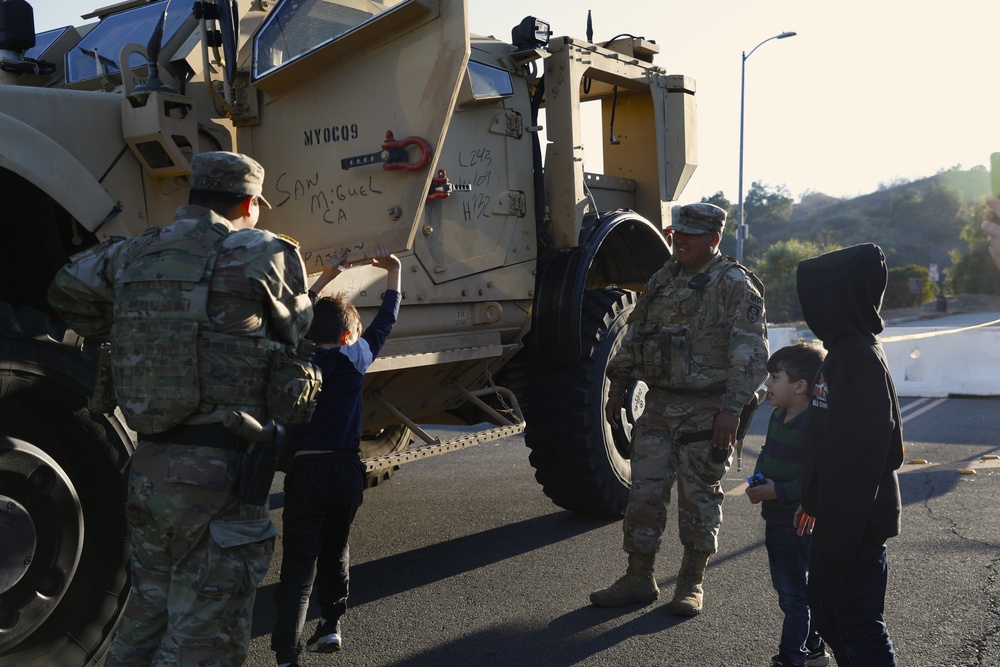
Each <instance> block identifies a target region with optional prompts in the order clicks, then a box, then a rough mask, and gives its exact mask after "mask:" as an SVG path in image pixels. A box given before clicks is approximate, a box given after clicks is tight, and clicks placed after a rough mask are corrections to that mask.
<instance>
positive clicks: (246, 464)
mask: <svg viewBox="0 0 1000 667" xmlns="http://www.w3.org/2000/svg"><path fill="white" fill-rule="evenodd" d="M284 439H285V427H283V426H280V425H276V428H275V429H274V434H273V435H272V436H271V437H270V438H267V439H266V440H262V441H260V442H249V443H247V447H246V449H244V450H243V451H241V452H240V456H239V472H238V477H237V481H236V492H237V495H238V496H239V498H240V502H241V503H246V504H248V505H263V504H265V503H266V502H267V499H268V497H269V496H270V495H271V483H272V482H274V471H275V467H276V465H277V462H278V453H279V452H280V451H281V446H282V444H283V443H284Z"/></svg>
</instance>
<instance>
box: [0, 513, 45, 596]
mask: <svg viewBox="0 0 1000 667" xmlns="http://www.w3.org/2000/svg"><path fill="white" fill-rule="evenodd" d="M0 542H3V543H4V544H5V545H6V547H5V548H4V550H3V551H2V552H0V595H2V594H3V593H6V592H7V591H9V590H10V589H11V588H13V587H14V585H15V584H17V582H19V581H21V579H22V578H24V574H25V573H26V572H27V571H28V566H30V565H31V560H32V558H34V556H35V545H36V544H37V543H38V540H37V534H36V533H35V523H34V522H33V521H32V520H31V515H30V514H28V510H27V509H25V507H24V505H22V504H21V503H19V502H17V501H16V500H14V499H13V498H11V497H10V496H5V495H0Z"/></svg>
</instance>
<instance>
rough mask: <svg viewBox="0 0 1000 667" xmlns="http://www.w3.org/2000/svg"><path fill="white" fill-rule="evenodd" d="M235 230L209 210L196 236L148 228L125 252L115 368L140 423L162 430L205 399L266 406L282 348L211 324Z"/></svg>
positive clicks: (140, 427) (130, 417)
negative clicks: (215, 283) (212, 302)
mask: <svg viewBox="0 0 1000 667" xmlns="http://www.w3.org/2000/svg"><path fill="white" fill-rule="evenodd" d="M229 232H230V228H229V226H228V225H226V224H225V223H224V222H223V221H222V218H221V217H219V216H218V215H217V214H215V213H211V212H209V213H208V214H206V215H204V216H203V217H202V218H201V219H200V220H199V221H198V223H197V224H196V225H195V226H194V227H192V228H191V230H189V231H188V232H187V233H184V234H178V235H176V236H170V237H168V238H163V235H162V233H161V230H160V229H158V228H156V227H151V228H150V229H147V230H146V232H145V233H144V234H143V235H142V236H141V237H139V238H138V239H136V240H135V241H134V242H133V244H132V246H131V247H129V248H126V249H125V250H124V251H123V253H124V255H123V258H122V260H123V262H124V269H123V271H122V277H121V281H120V283H119V284H117V285H116V289H115V305H114V325H113V326H112V330H111V341H112V355H111V371H112V372H111V374H112V380H113V384H114V387H115V398H116V399H117V402H118V405H119V407H120V408H121V410H122V413H123V414H124V416H125V421H126V423H127V424H128V425H129V427H130V428H132V429H134V430H136V431H137V432H139V433H160V432H163V431H166V430H168V429H170V428H172V427H173V426H176V425H177V424H179V423H180V422H181V421H182V420H184V418H185V417H187V416H188V415H190V414H192V413H193V412H194V411H195V410H196V409H197V408H198V405H199V403H201V402H205V403H209V404H221V405H233V406H242V407H255V406H263V405H264V404H265V400H266V385H267V379H268V366H269V364H270V361H271V356H272V353H273V352H274V351H275V350H276V349H278V348H279V347H281V345H280V344H279V343H277V342H274V341H270V340H267V339H265V338H252V337H248V336H233V335H228V334H220V333H215V332H212V331H211V325H210V322H209V319H208V311H207V306H208V293H209V284H210V281H211V278H212V271H213V269H214V267H215V261H216V259H217V257H218V253H219V248H220V247H221V245H222V242H223V240H224V239H225V238H226V236H227V235H228V234H229Z"/></svg>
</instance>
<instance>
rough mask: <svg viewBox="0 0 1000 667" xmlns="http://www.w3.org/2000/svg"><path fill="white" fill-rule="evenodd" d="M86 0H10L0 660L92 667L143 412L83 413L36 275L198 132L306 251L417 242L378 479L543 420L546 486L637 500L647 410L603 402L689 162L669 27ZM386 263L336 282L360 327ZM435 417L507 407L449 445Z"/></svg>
mask: <svg viewBox="0 0 1000 667" xmlns="http://www.w3.org/2000/svg"><path fill="white" fill-rule="evenodd" d="M165 12H166V14H165V16H164V13H165ZM83 18H84V19H85V20H88V21H90V22H89V23H86V24H85V25H83V27H79V28H76V27H67V28H63V29H58V30H52V31H49V32H46V33H42V34H39V35H35V34H34V26H33V22H32V10H31V8H30V7H29V6H28V4H27V3H26V0H3V2H2V3H0V137H2V140H0V201H2V207H0V217H2V219H3V234H4V242H3V244H2V245H0V271H2V273H3V280H2V282H0V543H2V545H3V547H2V550H0V656H3V657H2V658H0V662H2V663H3V664H18V665H29V664H31V665H34V664H38V665H43V664H44V665H83V664H92V663H91V662H90V661H91V660H92V659H94V658H95V657H96V656H100V655H101V654H102V653H103V652H104V651H105V650H106V648H107V644H108V642H109V640H110V637H111V633H112V630H113V629H114V627H115V623H116V622H117V619H118V618H119V615H120V612H121V610H122V607H123V605H124V604H125V601H126V598H127V594H128V583H127V577H126V568H125V565H126V560H127V557H128V542H127V539H126V538H127V530H126V522H125V518H124V513H123V502H122V499H123V484H122V475H121V473H120V469H121V468H122V466H123V464H124V463H125V462H126V460H127V459H128V457H129V455H130V453H131V452H132V451H133V448H134V446H135V444H134V434H133V433H130V432H129V431H128V430H127V429H126V428H125V426H124V424H123V422H122V421H121V420H120V419H119V418H118V417H117V416H116V415H114V414H111V415H103V414H95V413H92V412H90V411H88V410H87V407H86V406H87V397H88V394H89V392H90V389H91V387H92V385H93V381H94V370H93V363H92V361H93V359H94V358H95V350H96V349H97V347H98V344H99V342H100V341H93V340H83V339H81V338H80V337H78V336H77V335H75V334H74V333H73V332H72V331H67V330H66V327H65V326H64V325H62V324H61V323H60V322H59V321H56V320H55V319H54V318H53V317H51V312H50V310H49V308H48V306H47V304H46V299H45V294H46V289H47V287H48V285H49V283H50V281H51V279H52V276H53V275H54V273H55V272H56V270H57V269H58V268H59V267H60V266H61V265H63V264H64V263H65V262H66V260H67V258H68V257H69V256H70V255H72V254H73V253H76V252H78V251H80V250H83V249H85V248H87V247H89V246H91V245H93V244H95V243H97V242H99V241H101V240H104V239H107V238H109V237H115V236H128V235H135V234H140V233H142V232H143V230H144V229H146V228H147V227H148V226H150V225H159V226H162V225H165V224H167V223H168V222H169V221H170V220H171V218H172V214H173V211H174V209H175V208H176V207H177V206H178V205H180V204H183V203H185V202H186V197H187V179H186V176H187V174H188V173H189V169H190V166H189V165H190V160H191V156H192V155H193V154H194V153H197V152H200V151H206V150H233V151H239V152H243V153H246V154H248V155H251V156H253V157H254V158H256V159H257V160H259V161H260V162H261V163H263V164H264V165H265V167H266V169H267V182H266V183H265V193H264V194H265V196H266V197H267V199H268V200H269V201H270V202H271V203H272V204H273V205H274V208H273V210H270V211H264V212H263V213H262V218H261V226H262V227H264V228H267V229H270V230H273V231H275V232H278V233H282V234H285V235H288V236H290V237H292V238H294V239H296V240H297V241H298V242H299V243H300V244H301V248H302V254H303V256H304V258H305V260H306V264H307V266H308V267H309V268H310V270H311V271H318V270H319V269H320V267H321V265H322V260H323V257H324V256H327V255H329V254H333V253H337V252H339V251H340V250H341V249H342V248H345V247H348V248H350V249H351V252H352V257H351V259H352V260H358V261H360V260H364V259H365V258H366V257H367V256H369V253H370V252H371V251H372V249H373V247H374V246H375V245H376V244H378V243H382V244H385V245H388V246H390V247H391V248H392V249H393V250H394V251H396V252H397V254H398V255H399V256H400V259H401V260H402V263H403V267H404V275H403V291H404V300H403V306H402V310H401V313H400V317H399V323H398V324H397V326H396V328H395V330H394V331H393V334H392V336H391V338H390V339H389V342H388V344H387V345H386V347H385V348H384V351H383V354H382V357H381V358H379V359H378V360H377V362H376V364H375V366H374V367H373V368H372V369H371V371H370V372H369V374H368V376H367V383H366V394H365V424H364V430H365V442H364V454H365V457H366V460H367V464H368V470H369V475H370V481H371V483H373V484H374V483H376V482H378V481H379V480H382V479H385V478H386V477H387V476H388V474H389V473H391V472H392V470H394V469H395V468H396V467H398V466H399V465H400V464H401V463H404V462H406V461H410V460H414V459H418V458H421V457H424V456H429V455H433V454H438V453H443V452H446V451H450V450H453V449H457V448H460V447H464V446H467V445H470V444H475V443H477V442H482V441H485V440H489V439H494V438H498V437H502V436H506V435H510V434H513V433H517V432H519V431H521V430H525V440H526V442H527V444H528V447H529V448H530V454H529V458H530V461H531V464H532V465H533V466H534V467H535V469H536V471H537V472H536V477H537V479H538V481H539V482H540V484H541V487H542V489H543V490H544V492H545V493H546V494H547V495H548V496H549V497H551V498H552V500H553V501H554V502H555V503H556V504H558V505H560V506H561V507H564V508H567V509H570V510H573V511H577V512H585V513H596V514H604V515H615V514H620V513H621V512H622V511H623V509H624V505H625V501H626V498H627V494H628V486H629V477H630V475H629V472H630V469H629V442H628V436H627V430H628V429H624V431H626V432H625V433H623V432H617V431H616V432H614V433H613V432H612V431H611V430H610V429H609V428H608V427H607V425H606V423H605V420H604V416H603V406H604V402H605V396H606V391H607V386H608V385H607V382H606V381H605V379H604V370H605V366H606V364H607V361H608V359H609V357H610V356H611V355H612V354H613V353H614V352H615V351H616V349H617V348H618V346H619V343H620V340H621V337H622V335H623V332H624V328H625V327H624V323H625V318H626V317H627V315H628V314H629V312H630V311H631V310H632V308H633V306H634V304H635V300H636V290H638V289H641V287H642V286H643V284H644V283H645V281H646V279H647V278H648V277H649V276H650V275H651V274H652V273H653V272H654V271H655V270H656V269H657V268H659V267H660V265H661V264H662V262H663V261H664V259H665V258H666V257H667V256H668V254H669V247H668V244H667V241H666V239H665V236H664V234H663V233H662V229H663V227H664V226H665V221H666V220H667V219H668V216H669V214H670V210H671V204H670V202H672V201H674V200H676V199H678V197H679V194H680V192H681V190H682V189H683V187H684V185H685V184H686V182H687V180H688V179H689V178H690V176H691V174H692V172H693V170H694V167H695V162H696V160H695V150H694V148H695V140H694V129H695V114H694V110H695V103H694V83H693V81H691V80H690V79H688V78H685V77H683V76H677V75H669V74H667V72H666V71H664V70H663V69H662V68H660V67H658V66H656V65H654V64H653V63H652V60H653V56H654V55H655V54H656V53H657V51H658V48H657V46H656V44H655V43H653V42H652V41H650V40H647V39H644V38H642V37H633V36H620V37H618V38H615V39H614V40H613V41H611V42H610V43H606V44H598V43H593V39H592V37H590V36H589V35H588V38H587V39H586V40H582V39H575V38H570V37H558V38H554V37H552V36H551V33H550V31H549V30H548V26H547V25H546V24H544V23H542V22H540V21H537V20H535V19H533V18H531V17H528V18H527V19H525V21H523V22H522V23H521V24H520V25H519V26H516V27H515V28H514V29H513V31H512V39H511V43H507V42H504V41H502V40H499V39H496V38H493V37H479V36H476V35H471V34H470V33H469V26H468V14H467V9H466V6H465V3H464V2H463V1H462V0H402V1H400V0H372V1H363V0H343V1H340V2H333V1H325V0H295V1H294V2H293V1H291V0H278V1H277V2H274V3H272V2H268V1H267V0H252V1H251V2H250V3H249V5H247V3H246V2H243V3H240V5H239V6H237V5H236V4H235V3H234V2H233V0H203V1H202V2H198V3H192V0H173V2H172V3H171V4H170V6H169V11H168V10H167V7H166V2H165V1H164V0H160V1H155V2H145V1H144V0H128V1H126V2H122V3H120V4H117V5H113V6H110V7H105V8H103V9H98V10H96V11H94V12H93V13H91V14H87V15H85V16H84V17H83ZM641 19H642V16H636V20H637V23H638V22H640V21H641ZM584 20H585V18H584V17H582V16H581V17H579V22H580V23H581V24H582V23H583V22H584ZM158 25H159V26H160V30H157V26H158ZM588 32H589V30H588ZM150 63H152V66H151V65H150ZM587 103H590V104H592V105H594V106H595V107H598V108H599V109H600V118H601V121H600V124H601V127H602V128H603V131H602V132H603V137H599V138H598V137H595V138H594V139H593V140H590V139H587V140H586V141H591V143H590V144H589V145H587V144H585V136H584V134H585V133H584V130H583V127H582V124H581V111H580V107H581V104H583V105H584V106H586V104H587ZM543 142H544V144H545V145H543ZM598 142H600V143H601V144H602V145H603V151H602V150H600V147H599V146H598V145H596V144H597V143H598ZM588 149H589V152H588ZM588 157H589V161H588ZM601 158H603V159H602V163H601V164H598V163H597V162H598V160H599V159H601ZM383 281H384V278H383V276H382V274H381V273H380V272H379V271H376V270H374V269H372V268H371V267H362V268H356V269H352V270H351V271H349V272H347V273H345V274H344V275H343V276H342V277H341V278H339V279H338V283H337V287H338V288H340V289H343V290H346V291H348V293H349V294H350V297H351V298H352V299H353V301H354V303H356V304H357V305H358V307H359V308H361V309H362V320H363V321H368V320H369V319H370V318H371V316H372V315H373V313H374V309H375V308H377V306H378V304H379V303H380V297H381V295H380V290H381V285H382V284H383ZM522 410H523V414H522ZM435 423H438V424H439V423H465V424H482V423H491V424H492V425H493V426H492V428H487V429H486V430H484V431H481V432H479V433H477V434H476V435H472V436H468V437H463V438H459V439H456V440H454V441H439V440H436V439H434V438H432V437H431V436H429V435H427V433H426V432H425V431H424V430H423V429H422V428H421V427H420V425H421V424H435ZM525 424H527V428H526V429H525Z"/></svg>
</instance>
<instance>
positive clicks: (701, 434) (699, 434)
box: [674, 429, 715, 445]
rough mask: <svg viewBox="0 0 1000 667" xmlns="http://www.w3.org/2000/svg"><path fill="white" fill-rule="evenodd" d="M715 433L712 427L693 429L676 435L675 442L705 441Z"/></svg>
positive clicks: (680, 443)
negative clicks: (702, 429) (701, 429)
mask: <svg viewBox="0 0 1000 667" xmlns="http://www.w3.org/2000/svg"><path fill="white" fill-rule="evenodd" d="M714 434H715V431H713V430H712V429H705V430H704V431H692V432H690V433H680V434H678V435H676V436H674V442H675V443H676V444H678V445H687V444H690V443H692V442H704V441H705V440H711V439H712V436H713V435H714Z"/></svg>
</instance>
